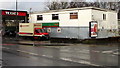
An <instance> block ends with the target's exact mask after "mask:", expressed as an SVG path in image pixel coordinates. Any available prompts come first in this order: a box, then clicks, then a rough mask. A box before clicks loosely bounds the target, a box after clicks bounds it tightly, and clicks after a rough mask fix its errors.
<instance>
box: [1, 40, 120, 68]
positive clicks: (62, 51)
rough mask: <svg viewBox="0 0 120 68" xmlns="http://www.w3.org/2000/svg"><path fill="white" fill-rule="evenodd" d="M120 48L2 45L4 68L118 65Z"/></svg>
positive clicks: (115, 46)
mask: <svg viewBox="0 0 120 68" xmlns="http://www.w3.org/2000/svg"><path fill="white" fill-rule="evenodd" d="M14 42H15V41H14ZM29 42H30V41H29ZM32 42H33V41H32ZM39 43H45V42H43V41H39ZM119 45H120V44H119V43H107V44H101V43H100V44H98V43H97V44H80V43H79V44H68V45H66V46H57V45H54V46H31V45H30V46H29V45H19V44H13V43H11V44H10V43H3V55H2V57H3V60H4V62H3V66H89V65H90V66H118V58H119V56H120V52H119V47H118V46H119Z"/></svg>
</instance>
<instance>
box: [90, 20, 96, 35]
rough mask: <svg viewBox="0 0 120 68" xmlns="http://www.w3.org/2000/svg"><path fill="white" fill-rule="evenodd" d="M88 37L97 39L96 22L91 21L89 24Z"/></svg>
mask: <svg viewBox="0 0 120 68" xmlns="http://www.w3.org/2000/svg"><path fill="white" fill-rule="evenodd" d="M89 26H90V28H89V29H90V37H97V36H98V31H97V29H98V24H97V22H96V21H91V22H90V25H89Z"/></svg>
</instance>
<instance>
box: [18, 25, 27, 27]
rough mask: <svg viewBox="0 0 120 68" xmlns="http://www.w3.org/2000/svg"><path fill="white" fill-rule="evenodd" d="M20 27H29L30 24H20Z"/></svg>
mask: <svg viewBox="0 0 120 68" xmlns="http://www.w3.org/2000/svg"><path fill="white" fill-rule="evenodd" d="M20 27H29V25H20Z"/></svg>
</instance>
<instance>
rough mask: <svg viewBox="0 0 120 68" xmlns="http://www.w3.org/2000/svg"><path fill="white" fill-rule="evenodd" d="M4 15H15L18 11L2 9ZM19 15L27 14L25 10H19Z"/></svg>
mask: <svg viewBox="0 0 120 68" xmlns="http://www.w3.org/2000/svg"><path fill="white" fill-rule="evenodd" d="M2 15H12V16H15V15H16V12H13V11H2ZM17 16H26V13H25V12H17Z"/></svg>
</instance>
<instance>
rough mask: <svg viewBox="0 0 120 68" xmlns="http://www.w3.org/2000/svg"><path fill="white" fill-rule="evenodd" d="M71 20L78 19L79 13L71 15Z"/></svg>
mask: <svg viewBox="0 0 120 68" xmlns="http://www.w3.org/2000/svg"><path fill="white" fill-rule="evenodd" d="M70 19H78V13H77V12H74V13H70Z"/></svg>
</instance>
